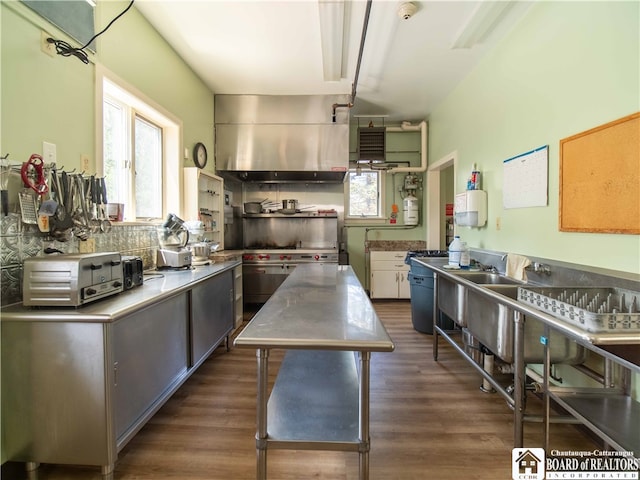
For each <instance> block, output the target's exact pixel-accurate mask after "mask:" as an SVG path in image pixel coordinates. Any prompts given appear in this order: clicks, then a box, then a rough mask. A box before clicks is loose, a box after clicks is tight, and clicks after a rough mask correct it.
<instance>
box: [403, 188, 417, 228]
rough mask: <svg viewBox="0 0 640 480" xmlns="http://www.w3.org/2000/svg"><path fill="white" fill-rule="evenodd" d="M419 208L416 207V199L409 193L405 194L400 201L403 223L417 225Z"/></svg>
mask: <svg viewBox="0 0 640 480" xmlns="http://www.w3.org/2000/svg"><path fill="white" fill-rule="evenodd" d="M419 212H420V209H419V207H418V199H417V198H416V197H415V196H413V195H412V194H411V193H409V195H407V196H406V197H405V198H404V200H403V202H402V213H403V214H404V224H405V225H418V218H419Z"/></svg>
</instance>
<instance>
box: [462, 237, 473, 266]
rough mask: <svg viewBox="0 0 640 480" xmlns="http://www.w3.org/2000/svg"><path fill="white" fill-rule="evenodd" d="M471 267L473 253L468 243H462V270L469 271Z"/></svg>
mask: <svg viewBox="0 0 640 480" xmlns="http://www.w3.org/2000/svg"><path fill="white" fill-rule="evenodd" d="M469 265H471V253H470V252H469V247H468V246H467V242H462V252H460V268H464V269H468V268H469Z"/></svg>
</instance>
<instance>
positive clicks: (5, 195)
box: [0, 153, 11, 217]
mask: <svg viewBox="0 0 640 480" xmlns="http://www.w3.org/2000/svg"><path fill="white" fill-rule="evenodd" d="M8 156H9V154H8V153H7V154H6V155H5V156H4V157H2V160H5V161H6V160H7V157H8ZM10 173H11V167H10V166H9V164H8V163H7V165H2V170H0V203H1V204H2V215H3V216H5V217H6V216H7V215H9V188H8V187H9V174H10Z"/></svg>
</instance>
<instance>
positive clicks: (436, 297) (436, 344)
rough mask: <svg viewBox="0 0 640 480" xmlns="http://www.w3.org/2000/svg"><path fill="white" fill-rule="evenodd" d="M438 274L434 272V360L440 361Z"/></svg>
mask: <svg viewBox="0 0 640 480" xmlns="http://www.w3.org/2000/svg"><path fill="white" fill-rule="evenodd" d="M438 310H439V308H438V274H437V273H435V272H433V339H432V340H433V360H434V361H436V362H437V361H438V329H437V328H436V325H437V324H438V322H437V321H436V319H437V318H438Z"/></svg>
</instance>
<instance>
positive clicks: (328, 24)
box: [318, 0, 346, 82]
mask: <svg viewBox="0 0 640 480" xmlns="http://www.w3.org/2000/svg"><path fill="white" fill-rule="evenodd" d="M318 11H319V14H320V47H321V49H322V73H323V77H324V80H325V81H326V82H337V81H339V80H340V79H341V78H342V77H343V74H342V64H343V51H344V44H345V40H344V38H345V25H346V11H345V2H344V0H318Z"/></svg>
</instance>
